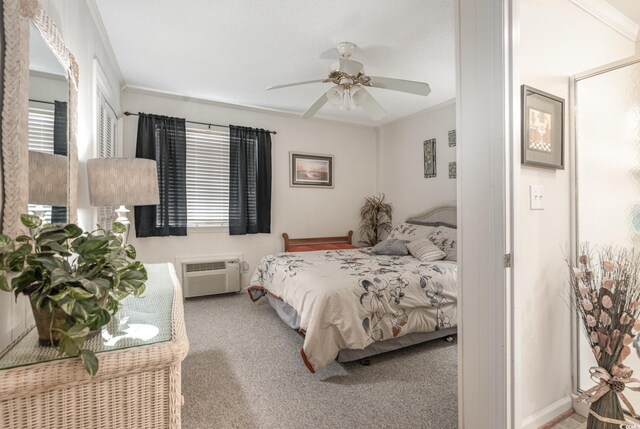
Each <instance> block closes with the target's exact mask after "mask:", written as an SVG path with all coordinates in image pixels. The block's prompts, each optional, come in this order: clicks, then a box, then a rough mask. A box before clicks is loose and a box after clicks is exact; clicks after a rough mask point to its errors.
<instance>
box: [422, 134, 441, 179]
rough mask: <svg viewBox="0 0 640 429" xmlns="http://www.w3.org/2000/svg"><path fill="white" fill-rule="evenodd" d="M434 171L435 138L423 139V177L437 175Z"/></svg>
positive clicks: (427, 177)
mask: <svg viewBox="0 0 640 429" xmlns="http://www.w3.org/2000/svg"><path fill="white" fill-rule="evenodd" d="M437 174H438V173H437V171H436V139H430V140H425V141H424V177H425V178H426V179H429V178H431V177H436V176H437Z"/></svg>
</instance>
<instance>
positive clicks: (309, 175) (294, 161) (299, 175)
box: [289, 152, 334, 188]
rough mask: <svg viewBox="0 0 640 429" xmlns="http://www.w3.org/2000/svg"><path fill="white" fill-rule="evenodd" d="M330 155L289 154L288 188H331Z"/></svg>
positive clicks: (331, 157)
mask: <svg viewBox="0 0 640 429" xmlns="http://www.w3.org/2000/svg"><path fill="white" fill-rule="evenodd" d="M333 163H334V158H333V156H331V155H321V154H316V153H299V152H289V186H291V187H299V188H333Z"/></svg>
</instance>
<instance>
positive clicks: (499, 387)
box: [456, 0, 521, 429]
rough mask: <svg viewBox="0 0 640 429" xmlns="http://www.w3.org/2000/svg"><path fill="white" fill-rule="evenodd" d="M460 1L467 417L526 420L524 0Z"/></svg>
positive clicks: (465, 421) (461, 388) (463, 401)
mask: <svg viewBox="0 0 640 429" xmlns="http://www.w3.org/2000/svg"><path fill="white" fill-rule="evenodd" d="M456 6H457V13H456V60H457V61H456V80H457V85H456V87H457V97H456V100H457V103H456V110H457V124H458V131H457V136H458V142H459V143H458V151H457V160H456V162H457V165H458V183H457V200H458V238H459V241H460V243H459V246H458V262H459V271H458V285H459V286H458V287H459V292H460V293H459V299H458V332H459V334H460V335H459V338H458V344H459V354H458V401H459V415H458V422H459V423H458V425H459V427H460V428H474V429H475V428H488V429H503V428H504V429H506V428H519V427H520V425H521V424H520V413H519V409H520V407H519V403H520V399H519V398H520V395H519V392H518V391H519V389H518V387H519V384H518V381H519V377H520V375H519V374H520V371H519V366H518V365H519V361H520V359H519V356H520V351H519V342H518V341H515V338H514V333H515V332H518V330H517V327H518V322H517V319H516V317H515V316H516V315H517V314H519V313H518V312H517V311H516V310H517V302H518V301H517V299H516V298H517V294H516V291H515V290H514V288H513V287H512V286H513V285H514V284H515V280H516V278H515V274H516V271H515V269H514V268H513V267H514V266H515V267H517V264H518V259H517V255H512V249H513V248H514V246H513V245H514V233H513V221H512V220H513V219H514V216H515V210H516V208H515V206H516V204H513V202H514V201H517V198H518V195H517V193H516V192H517V189H518V188H517V186H514V183H515V182H517V180H518V178H517V176H516V172H517V171H519V170H518V169H516V168H514V167H515V166H516V165H518V160H519V145H518V144H515V143H516V142H519V128H520V125H519V122H520V119H519V113H518V112H519V110H518V106H519V98H520V95H519V91H518V82H519V79H518V75H516V72H517V69H516V67H515V64H516V63H515V61H514V53H515V52H516V50H517V49H516V47H517V43H518V35H519V27H518V9H517V0H458V1H457V5H456ZM515 184H517V183H515ZM507 254H509V255H512V256H511V264H509V265H510V267H507V266H506V264H505V262H506V261H505V256H506V255H507Z"/></svg>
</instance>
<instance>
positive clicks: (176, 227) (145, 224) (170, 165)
mask: <svg viewBox="0 0 640 429" xmlns="http://www.w3.org/2000/svg"><path fill="white" fill-rule="evenodd" d="M136 158H145V159H153V160H155V161H156V164H157V168H158V190H159V192H160V204H159V205H157V206H136V207H135V224H136V236H137V237H165V236H169V235H187V181H186V174H187V173H186V169H187V137H186V129H185V120H184V119H182V118H170V117H168V116H159V115H151V114H145V113H139V114H138V140H137V143H136Z"/></svg>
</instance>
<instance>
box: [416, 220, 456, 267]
mask: <svg viewBox="0 0 640 429" xmlns="http://www.w3.org/2000/svg"><path fill="white" fill-rule="evenodd" d="M457 237H458V236H457V231H456V230H455V229H453V228H447V227H446V226H439V227H437V228H436V229H434V230H433V231H432V232H431V234H429V240H431V242H432V243H433V244H435V245H436V246H438V248H439V249H440V250H442V251H444V252H445V253H446V254H447V256H446V257H445V258H444V259H446V260H447V261H457V260H458V250H457V248H456V243H457V240H458V238H457ZM407 247H408V246H407Z"/></svg>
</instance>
